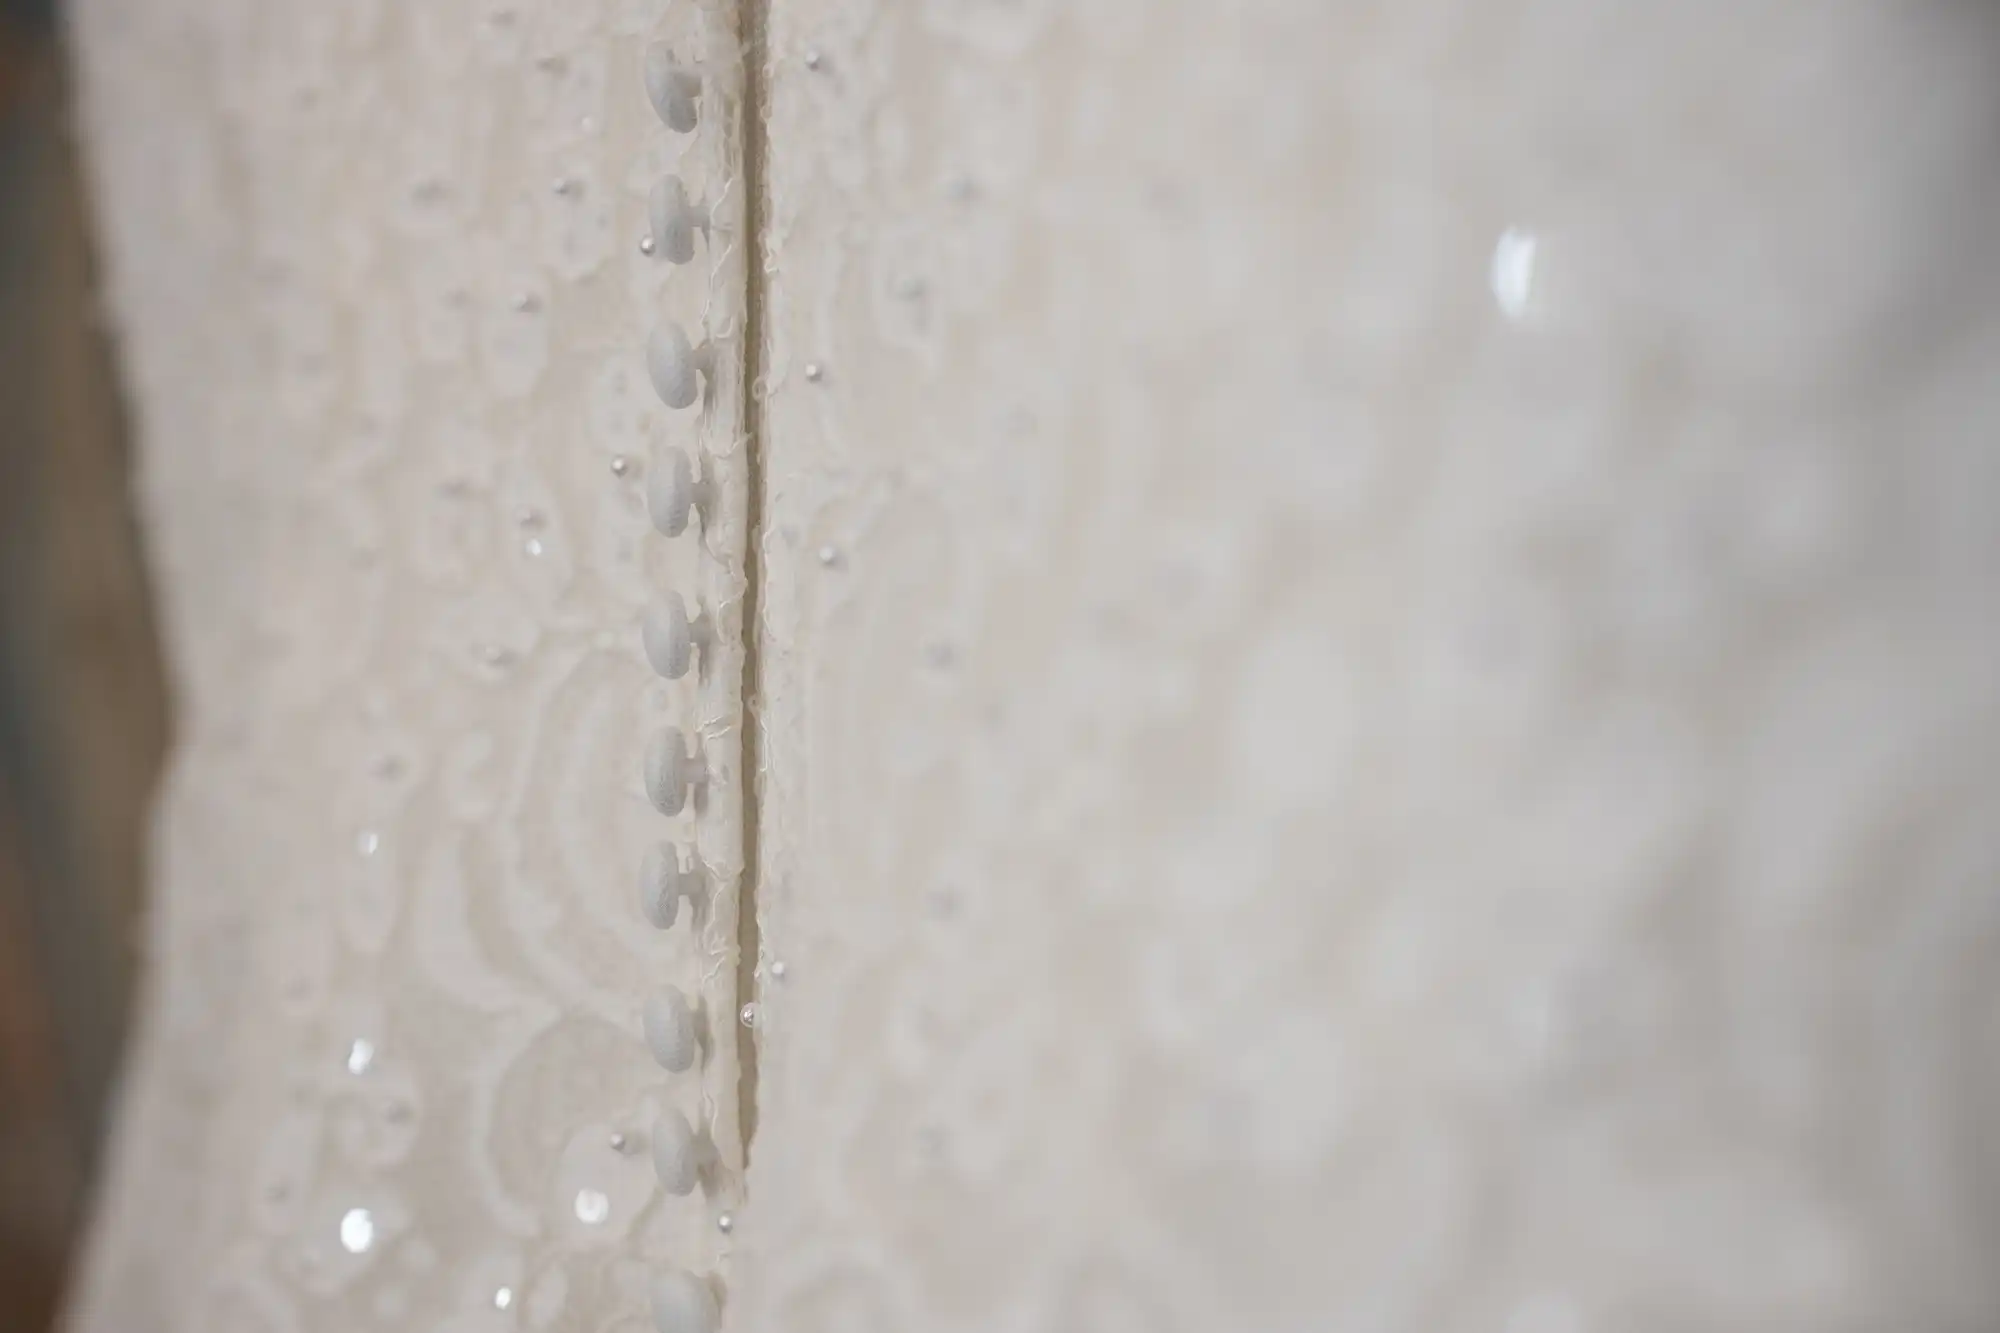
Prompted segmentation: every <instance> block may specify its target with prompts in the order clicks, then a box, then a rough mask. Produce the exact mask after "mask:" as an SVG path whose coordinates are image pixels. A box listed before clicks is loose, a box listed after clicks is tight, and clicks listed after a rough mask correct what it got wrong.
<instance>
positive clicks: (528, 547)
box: [521, 537, 542, 555]
mask: <svg viewBox="0 0 2000 1333" xmlns="http://www.w3.org/2000/svg"><path fill="white" fill-rule="evenodd" d="M521 549H522V550H524V551H526V552H527V553H528V554H529V555H540V554H541V553H542V539H541V538H540V537H530V538H528V540H527V541H525V542H523V543H521Z"/></svg>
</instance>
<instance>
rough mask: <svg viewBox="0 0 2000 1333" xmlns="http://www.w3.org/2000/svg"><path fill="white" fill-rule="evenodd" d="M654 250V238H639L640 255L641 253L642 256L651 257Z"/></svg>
mask: <svg viewBox="0 0 2000 1333" xmlns="http://www.w3.org/2000/svg"><path fill="white" fill-rule="evenodd" d="M653 248H654V247H653V238H652V237H650V236H641V237H640V238H639V253H640V254H642V255H650V254H651V253H653Z"/></svg>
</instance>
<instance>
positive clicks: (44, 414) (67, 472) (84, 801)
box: [0, 0, 166, 1333]
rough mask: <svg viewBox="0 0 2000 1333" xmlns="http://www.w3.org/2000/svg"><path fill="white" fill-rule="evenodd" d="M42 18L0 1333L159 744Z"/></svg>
mask: <svg viewBox="0 0 2000 1333" xmlns="http://www.w3.org/2000/svg"><path fill="white" fill-rule="evenodd" d="M52 8H53V5H52V2H51V0H0V1333H16V1330H19V1331H21V1333H27V1331H29V1330H41V1329H46V1328H49V1327H51V1326H52V1322H53V1316H54V1311H55V1308H56V1304H57V1302H58V1299H59V1296H60V1292H61V1284H62V1280H63V1276H64V1272H65V1269H66V1266H67V1263H68V1258H69V1253H70V1249H71V1246H72V1245H73V1243H74V1241H75V1238H76V1232H77V1228H78V1226H79V1223H80V1221H81V1219H82V1216H83V1213H84V1210H85V1206H86V1201H87V1198H88V1191H89V1184H90V1179H91V1172H92V1168H93V1166H94V1164H95V1159H96V1157H97V1154H98V1149H99V1144H100V1139H101V1135H102V1130H103V1126H104V1121H105V1117H106V1115H107V1112H108V1110H109V1106H110V1099H111V1097H112V1093H113V1090H114V1084H115V1080H116V1073H117V1061H118V1053H119V1046H120V1039H121V1035H122V1033H123V1030H124V1026H125V1021H126V1006H127V1004H128V1001H129V997H130V994H131V988H132V972H133V965H134V963H135V961H136V959H135V957H134V954H133V941H134V939H135V938H136V930H135V919H136V916H137V913H138V912H139V910H140V893H141V886H142V882H143V867H142V863H143V859H144V829H145V821H146V809H147V804H148V801H149V799H150V796H151V792H152V788H153V785H154V783H155V781H156V780H157V778H158V774H159V768H160V756H161V752H162V749H163V747H164V743H165V737H166V717H165V701H164V697H163V691H162V683H161V675H160V664H159V656H158V650H157V646H156V644H155V640H154V633H153V623H152V619H151V612H150V607H149V594H148V589H147V584H146V577H145V572H144V566H143V557H142V554H141V551H140V549H139V545H138V534H137V530H136V527H135V524H134V519H133V514H132V509H131V504H130V457H129V454H128V446H127V438H126V430H125V423H124V421H123V419H122V416H121V410H120V404H119V397H118V393H117V389H116V385H115V383H114V380H113V376H112V373H111V368H110V359H109V350H110V349H109V347H108V345H107V340H106V337H105V335H104V332H103V329H102V324H101V321H100V320H99V318H98V315H97V308H98V307H97V302H96V295H95V276H94V273H93V269H92V256H91V245H90V238H89V234H88V228H87V225H86V221H85V214H86V201H85V198H84V195H83V189H82V183H81V180H80V178H79V172H78V162H77V146H76V142H75V136H74V133H73V126H72V123H71V118H70V114H69V108H68V98H67V89H66V87H65V70H64V65H63V60H62V57H61V54H60V52H59V50H58V48H57V44H56V38H57V25H56V23H55V21H54V15H53V14H52V12H51V10H52ZM135 1333H139V1331H137V1330H135Z"/></svg>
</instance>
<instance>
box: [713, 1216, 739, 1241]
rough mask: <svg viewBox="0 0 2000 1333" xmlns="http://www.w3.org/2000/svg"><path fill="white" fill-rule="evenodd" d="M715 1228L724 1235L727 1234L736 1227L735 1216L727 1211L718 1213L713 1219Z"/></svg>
mask: <svg viewBox="0 0 2000 1333" xmlns="http://www.w3.org/2000/svg"><path fill="white" fill-rule="evenodd" d="M715 1229H716V1230H717V1231H720V1232H721V1233H722V1234H723V1235H725V1236H726V1235H728V1234H729V1233H730V1232H732V1231H734V1230H735V1229H736V1218H735V1217H734V1216H733V1215H731V1214H729V1213H723V1214H721V1215H719V1216H718V1217H717V1218H716V1219H715Z"/></svg>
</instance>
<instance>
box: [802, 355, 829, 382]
mask: <svg viewBox="0 0 2000 1333" xmlns="http://www.w3.org/2000/svg"><path fill="white" fill-rule="evenodd" d="M825 378H826V367H825V366H822V365H821V364H820V363H819V362H817V361H808V362H806V382H807V383H809V384H818V383H819V382H820V381H821V380H823V379H825Z"/></svg>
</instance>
